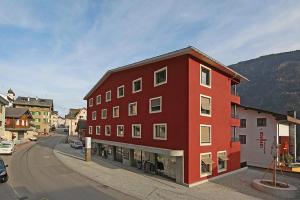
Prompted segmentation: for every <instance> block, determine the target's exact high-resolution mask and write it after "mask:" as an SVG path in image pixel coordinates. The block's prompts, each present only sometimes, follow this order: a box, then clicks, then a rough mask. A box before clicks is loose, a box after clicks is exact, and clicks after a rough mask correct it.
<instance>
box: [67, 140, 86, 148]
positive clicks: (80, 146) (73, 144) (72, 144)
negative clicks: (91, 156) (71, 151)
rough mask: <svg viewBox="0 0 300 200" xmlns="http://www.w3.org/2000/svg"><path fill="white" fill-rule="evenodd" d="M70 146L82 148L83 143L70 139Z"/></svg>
mask: <svg viewBox="0 0 300 200" xmlns="http://www.w3.org/2000/svg"><path fill="white" fill-rule="evenodd" d="M70 146H71V147H72V148H75V149H82V147H83V145H82V142H80V141H72V142H70Z"/></svg>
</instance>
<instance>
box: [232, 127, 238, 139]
mask: <svg viewBox="0 0 300 200" xmlns="http://www.w3.org/2000/svg"><path fill="white" fill-rule="evenodd" d="M237 129H238V127H237V126H232V127H231V142H239V141H240V139H239V136H238V131H237Z"/></svg>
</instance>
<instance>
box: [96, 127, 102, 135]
mask: <svg viewBox="0 0 300 200" xmlns="http://www.w3.org/2000/svg"><path fill="white" fill-rule="evenodd" d="M100 134H101V127H100V126H96V135H100Z"/></svg>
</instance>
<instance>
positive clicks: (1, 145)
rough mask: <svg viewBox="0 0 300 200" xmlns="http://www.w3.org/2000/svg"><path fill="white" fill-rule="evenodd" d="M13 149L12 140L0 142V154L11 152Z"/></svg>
mask: <svg viewBox="0 0 300 200" xmlns="http://www.w3.org/2000/svg"><path fill="white" fill-rule="evenodd" d="M14 151H15V144H14V142H12V141H1V142H0V154H10V155H11V154H12V153H13V152H14Z"/></svg>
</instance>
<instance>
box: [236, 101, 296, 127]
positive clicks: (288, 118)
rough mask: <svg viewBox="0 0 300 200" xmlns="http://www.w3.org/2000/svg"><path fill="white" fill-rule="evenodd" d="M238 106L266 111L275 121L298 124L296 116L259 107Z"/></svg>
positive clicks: (259, 111)
mask: <svg viewBox="0 0 300 200" xmlns="http://www.w3.org/2000/svg"><path fill="white" fill-rule="evenodd" d="M239 107H242V108H244V109H245V110H255V111H257V112H258V113H267V114H270V115H273V116H274V117H275V119H276V120H277V121H280V122H283V123H292V124H297V125H300V119H297V118H295V117H292V116H289V115H284V114H281V113H276V112H273V111H269V110H263V109H260V108H254V107H249V106H243V105H239Z"/></svg>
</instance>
